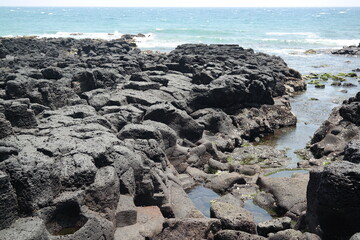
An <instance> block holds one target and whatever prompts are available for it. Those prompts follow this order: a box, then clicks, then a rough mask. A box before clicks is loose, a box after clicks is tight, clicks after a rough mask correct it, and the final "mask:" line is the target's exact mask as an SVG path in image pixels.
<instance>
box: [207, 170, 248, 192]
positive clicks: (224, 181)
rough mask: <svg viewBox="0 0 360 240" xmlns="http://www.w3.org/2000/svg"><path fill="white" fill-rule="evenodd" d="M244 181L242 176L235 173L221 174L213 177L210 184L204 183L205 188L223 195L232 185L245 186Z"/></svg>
mask: <svg viewBox="0 0 360 240" xmlns="http://www.w3.org/2000/svg"><path fill="white" fill-rule="evenodd" d="M245 183H246V181H245V179H244V177H243V176H242V175H240V174H239V173H237V172H232V173H228V172H223V173H221V174H219V175H216V176H215V177H213V178H212V179H211V180H210V182H208V183H206V187H208V188H211V189H212V190H214V191H215V192H218V193H224V192H226V191H228V190H229V189H230V188H231V187H232V186H233V185H234V184H245Z"/></svg>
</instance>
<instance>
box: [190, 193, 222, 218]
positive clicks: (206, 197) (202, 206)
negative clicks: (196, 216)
mask: <svg viewBox="0 0 360 240" xmlns="http://www.w3.org/2000/svg"><path fill="white" fill-rule="evenodd" d="M188 196H189V198H190V199H191V201H192V202H193V203H194V205H195V207H196V208H197V209H199V211H200V212H202V213H203V214H204V215H205V216H206V217H210V201H211V200H214V199H215V198H218V197H219V195H218V194H217V193H215V192H214V191H213V190H211V189H209V188H206V187H203V186H197V187H195V188H193V189H191V190H190V191H189V192H188Z"/></svg>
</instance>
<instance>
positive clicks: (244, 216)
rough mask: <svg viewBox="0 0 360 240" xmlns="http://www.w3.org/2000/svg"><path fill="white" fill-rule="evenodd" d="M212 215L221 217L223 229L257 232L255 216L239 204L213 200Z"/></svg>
mask: <svg viewBox="0 0 360 240" xmlns="http://www.w3.org/2000/svg"><path fill="white" fill-rule="evenodd" d="M210 215H211V217H214V218H217V219H220V221H221V224H222V228H223V229H233V230H240V231H244V232H248V233H256V224H255V222H254V216H253V215H252V214H251V213H250V212H249V211H247V210H246V209H244V208H242V207H241V206H240V205H239V204H233V203H229V202H222V201H213V202H211V208H210Z"/></svg>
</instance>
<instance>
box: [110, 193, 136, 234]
mask: <svg viewBox="0 0 360 240" xmlns="http://www.w3.org/2000/svg"><path fill="white" fill-rule="evenodd" d="M115 221H116V227H117V228H119V227H125V226H129V225H133V224H135V223H136V221H137V211H136V207H135V204H134V199H133V197H131V196H129V195H120V199H119V203H118V205H117V208H116V213H115Z"/></svg>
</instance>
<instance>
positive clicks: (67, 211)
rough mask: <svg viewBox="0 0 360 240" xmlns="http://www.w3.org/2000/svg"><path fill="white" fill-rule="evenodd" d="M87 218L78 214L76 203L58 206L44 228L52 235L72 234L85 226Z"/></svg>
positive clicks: (78, 208)
mask: <svg viewBox="0 0 360 240" xmlns="http://www.w3.org/2000/svg"><path fill="white" fill-rule="evenodd" d="M86 221H87V218H86V217H85V216H83V215H82V214H81V212H80V207H79V205H78V204H77V203H76V202H67V203H63V204H61V205H59V206H58V207H57V208H56V210H55V211H54V212H53V215H52V216H51V217H50V220H49V221H48V222H47V223H46V228H47V230H48V231H49V233H50V234H52V235H56V236H59V235H68V234H73V233H75V232H76V231H77V230H79V229H80V228H81V227H82V226H84V225H85V223H86Z"/></svg>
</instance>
